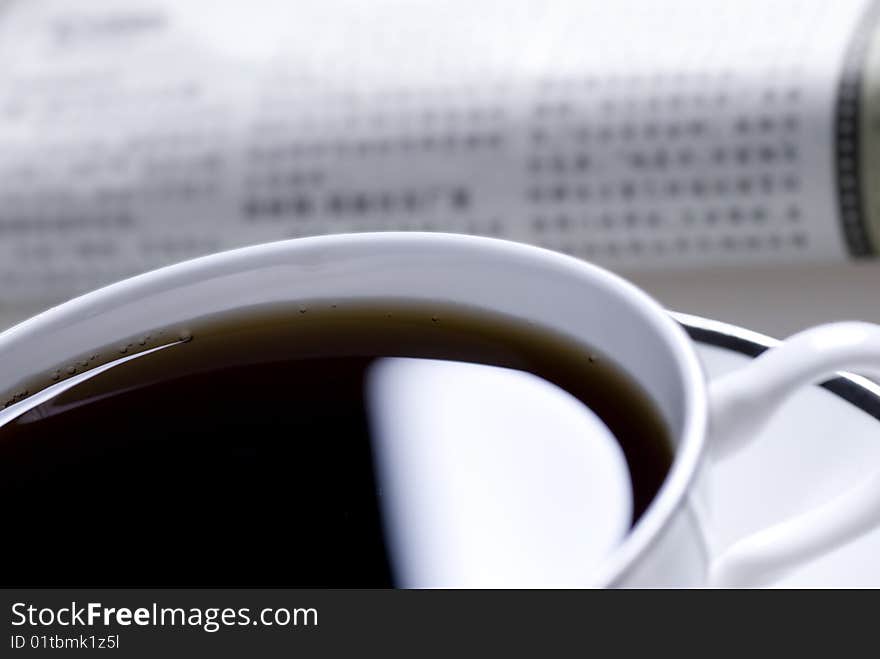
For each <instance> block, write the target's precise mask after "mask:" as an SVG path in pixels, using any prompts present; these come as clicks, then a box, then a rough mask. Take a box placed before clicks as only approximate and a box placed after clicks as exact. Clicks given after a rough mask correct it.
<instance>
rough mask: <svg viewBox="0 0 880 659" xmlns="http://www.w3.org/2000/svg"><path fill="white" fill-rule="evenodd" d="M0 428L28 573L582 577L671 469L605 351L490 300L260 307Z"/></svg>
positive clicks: (12, 570) (9, 513) (645, 411)
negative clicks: (510, 314)
mask: <svg viewBox="0 0 880 659" xmlns="http://www.w3.org/2000/svg"><path fill="white" fill-rule="evenodd" d="M189 327H190V328H191V330H192V332H193V335H194V340H192V341H189V342H187V343H181V344H179V345H176V346H172V347H171V348H168V349H165V350H161V351H158V352H154V353H151V354H149V355H144V356H143V357H141V358H138V359H132V360H130V361H128V362H126V363H124V364H120V365H119V366H116V367H114V368H111V369H109V370H107V371H106V372H103V373H101V374H99V375H96V376H95V377H94V378H92V379H90V380H88V381H87V382H84V383H82V384H80V385H78V386H76V387H74V388H72V389H71V390H69V391H67V392H65V393H62V394H60V395H59V396H57V397H56V398H54V399H52V400H50V401H49V402H47V403H44V404H42V405H40V406H38V407H36V408H34V409H31V410H30V411H28V412H26V413H24V414H23V415H21V416H20V417H18V418H16V419H15V420H13V421H11V422H9V423H7V425H5V426H4V427H2V428H0V515H2V517H0V519H2V520H3V525H4V529H5V537H6V541H5V548H4V553H5V554H6V557H7V560H6V563H5V564H6V566H7V575H8V579H7V580H8V581H9V580H10V579H11V582H13V583H19V584H27V585H30V586H34V585H49V584H52V585H56V586H59V585H77V584H83V583H88V584H90V585H94V586H111V585H120V584H128V585H138V586H143V585H151V586H157V587H162V586H206V585H213V586H245V585H247V586H290V587H294V586H303V587H306V586H314V587H323V586H355V587H359V586H390V585H402V586H465V585H565V584H569V583H572V581H573V580H576V579H577V578H578V577H579V576H583V575H586V574H588V572H589V569H590V568H591V567H594V566H595V564H596V563H597V562H598V561H600V560H601V559H602V557H603V556H604V555H605V554H607V552H608V551H610V549H611V548H612V547H613V546H614V545H616V544H617V543H619V542H620V540H621V539H622V537H623V536H624V535H625V533H626V532H627V531H628V529H629V528H630V527H631V525H632V524H633V523H634V522H635V521H637V520H638V518H639V516H640V515H641V514H642V513H643V512H644V510H645V508H646V507H647V506H648V505H649V503H650V502H651V500H652V499H653V497H654V495H655V494H656V492H657V490H658V488H659V486H660V484H661V482H662V480H663V478H664V477H665V475H666V473H667V471H668V469H669V466H670V463H671V450H670V443H669V437H668V433H667V431H666V429H665V426H664V424H663V422H662V420H661V419H660V416H659V414H658V412H657V411H656V410H655V408H654V406H653V404H652V403H651V402H650V401H649V399H648V398H647V396H646V395H645V394H644V393H643V392H642V391H641V390H640V389H639V387H638V386H637V385H636V384H635V383H634V382H633V381H632V380H631V379H630V378H629V377H628V376H626V375H625V374H624V373H622V372H621V371H620V370H619V369H618V368H617V367H616V366H615V365H614V364H613V363H612V362H611V361H610V360H609V359H608V358H606V357H604V356H602V355H600V354H596V353H595V352H593V351H591V350H590V349H589V348H588V347H586V346H583V345H581V344H579V343H577V342H575V341H573V340H570V339H568V338H565V337H562V336H560V335H557V334H555V333H552V332H550V331H548V330H546V329H543V328H540V327H538V326H537V325H532V324H527V323H525V322H522V321H518V320H514V319H511V318H507V317H502V316H499V315H493V314H489V313H487V312H484V311H478V310H473V309H467V308H462V307H451V306H437V305H432V306H430V307H428V306H419V305H413V304H409V303H402V302H393V301H376V302H375V303H370V304H365V303H358V304H353V303H346V302H344V301H339V302H338V303H336V304H330V303H327V304H321V305H309V306H304V307H296V308H293V309H285V308H277V307H273V308H254V309H249V310H246V311H245V312H237V313H236V314H235V315H225V316H218V317H212V318H205V319H201V320H198V321H195V322H193V323H192V324H190V325H189Z"/></svg>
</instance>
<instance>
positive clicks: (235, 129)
mask: <svg viewBox="0 0 880 659" xmlns="http://www.w3.org/2000/svg"><path fill="white" fill-rule="evenodd" d="M0 12H2V13H0V314H2V313H3V312H5V313H6V314H7V316H6V317H11V316H18V315H21V314H24V313H25V312H30V311H31V310H33V309H35V308H39V307H45V306H47V305H49V304H53V303H55V302H58V301H61V300H64V299H66V298H68V297H70V296H73V295H75V294H77V293H80V292H83V291H86V290H89V289H92V288H95V287H97V286H100V285H103V284H106V283H110V282H112V281H115V280H118V279H120V278H123V277H126V276H128V275H131V274H135V273H138V272H144V271H147V270H150V269H153V268H155V267H158V266H162V265H166V264H169V263H173V262H177V261H180V260H183V259H187V258H190V257H193V256H198V255H202V254H207V253H211V252H215V251H218V250H224V249H229V248H234V247H239V246H244V245H249V244H254V243H259V242H264V241H270V240H279V239H285V238H290V237H295V236H307V235H315V234H322V233H336V232H347V231H376V230H427V231H455V232H466V233H472V234H480V235H489V236H500V237H503V238H509V239H514V240H520V241H526V242H531V243H535V244H539V245H543V246H546V247H550V248H552V249H557V250H561V251H564V252H568V253H571V254H573V255H575V256H578V257H582V258H586V259H589V260H592V261H595V262H598V263H601V264H604V265H606V266H609V267H612V268H614V269H617V270H634V269H650V268H699V267H704V266H707V265H713V264H741V265H743V266H748V265H749V264H755V263H768V262H780V263H783V262H796V261H800V262H815V261H832V260H841V259H846V258H853V257H865V256H871V255H873V254H874V253H875V252H876V251H877V249H878V245H880V231H878V226H880V223H878V217H880V204H878V200H877V198H876V197H877V195H878V192H877V191H876V190H873V188H872V186H869V185H867V183H866V182H867V181H870V180H874V181H877V180H880V177H878V174H877V172H878V169H880V165H878V163H877V162H876V161H877V159H878V158H880V152H878V151H880V150H878V148H877V142H876V137H875V136H874V134H873V133H876V132H877V131H880V121H878V118H877V116H875V115H878V116H880V113H877V106H878V105H880V93H878V90H877V89H876V88H875V85H877V84H878V82H880V75H878V72H880V54H878V51H880V41H878V40H877V39H875V36H876V30H875V26H876V15H877V8H876V6H875V4H874V3H872V2H867V1H863V0H837V1H835V2H833V3H832V2H827V0H790V1H787V0H776V1H774V2H766V1H765V0H761V1H752V0H748V1H743V0H740V1H737V2H730V1H718V2H712V1H707V0H676V1H669V0H663V1H660V0H657V1H651V0H642V1H640V2H619V1H615V2H607V1H602V0H599V1H596V0H594V1H587V0H576V1H564V0H563V1H547V0H544V1H540V0H534V1H512V0H508V1H505V2H483V1H478V0H467V1H459V0H455V1H451V0H444V1H440V2H422V1H413V0H408V1H394V0H372V1H370V2H365V1H363V0H357V1H354V2H342V1H328V0H323V1H321V2H281V1H278V2H256V1H250V2H230V3H226V2H218V1H217V0H212V1H210V2H208V1H204V2H201V1H194V0H186V1H179V0H178V1H177V2H171V1H168V2H163V1H146V2H120V1H118V0H115V1H108V2H75V3H71V2H43V1H40V0H27V1H23V2H7V3H5V4H0ZM875 41H878V43H874V42H875ZM872 73H873V75H872ZM872 131H873V133H872ZM872 177H873V179H872ZM873 187H880V186H873ZM872 195H873V196H872ZM872 208H873V211H872Z"/></svg>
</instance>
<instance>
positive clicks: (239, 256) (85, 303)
mask: <svg viewBox="0 0 880 659" xmlns="http://www.w3.org/2000/svg"><path fill="white" fill-rule="evenodd" d="M353 243H359V244H360V245H361V246H362V247H363V248H365V249H370V250H376V251H379V250H381V249H383V248H395V249H401V248H406V247H407V245H413V246H415V247H418V248H422V249H424V248H425V247H427V246H430V245H433V246H435V247H437V248H438V249H449V248H469V249H485V250H491V251H494V252H496V253H497V254H499V255H501V256H505V255H506V256H509V257H515V258H517V259H529V260H535V261H538V262H540V264H541V265H542V266H543V267H546V268H550V269H553V270H556V271H557V272H558V273H560V274H562V275H563V276H566V277H573V278H579V279H581V280H583V281H587V280H589V281H590V282H591V283H592V285H598V286H602V287H605V288H606V289H608V290H610V291H611V292H613V293H615V294H617V295H620V296H623V297H625V298H627V299H628V301H629V302H630V303H632V304H633V305H635V306H637V307H638V308H640V309H641V310H642V311H643V312H644V313H643V314H642V318H643V319H644V320H645V321H646V322H647V323H648V324H649V325H650V327H651V330H652V331H654V332H656V333H658V334H659V335H660V336H661V337H662V339H663V340H664V343H665V344H666V345H667V346H668V347H669V348H670V350H671V352H672V354H673V357H674V363H675V364H676V365H677V368H678V370H679V375H680V376H681V382H682V383H683V386H684V391H683V394H684V395H683V401H684V405H685V410H684V423H683V429H682V431H681V433H680V437H679V442H678V445H677V448H676V451H675V456H674V459H673V464H672V467H671V468H670V471H669V473H668V474H667V476H666V478H665V479H664V482H663V485H662V486H661V488H660V490H659V491H658V493H657V495H656V496H655V497H654V499H653V501H652V502H651V503H650V505H649V507H648V509H647V510H646V511H645V513H644V514H643V515H642V517H641V518H640V519H639V520H638V522H637V523H636V524H635V526H634V527H633V529H632V530H631V531H630V532H629V533H628V534H627V536H626V538H625V539H624V541H623V542H622V543H621V544H620V545H619V546H618V547H617V548H616V549H615V550H614V551H613V552H612V553H611V554H610V555H609V556H608V557H607V558H606V559H605V560H604V561H603V562H602V563H601V564H600V565H599V566H598V567H595V568H593V569H591V570H590V571H589V573H586V574H581V575H573V577H576V578H578V579H579V580H582V579H586V580H587V583H578V584H575V585H581V586H582V585H595V586H613V585H615V584H617V583H619V582H621V581H623V580H625V578H626V577H627V575H628V574H629V573H630V572H631V571H632V570H633V569H634V568H635V566H636V564H637V562H638V559H639V558H640V557H641V556H643V555H644V554H645V553H646V552H648V551H649V550H650V549H651V547H652V546H653V545H654V544H655V543H656V542H657V541H658V540H659V539H660V536H661V535H662V533H663V531H664V529H665V528H666V526H667V524H668V523H669V522H670V520H671V519H672V518H673V516H674V515H675V513H676V512H677V511H678V510H679V508H680V507H681V506H683V505H685V502H686V499H687V493H688V491H689V489H690V486H691V482H692V481H693V479H694V478H695V475H696V472H697V469H698V466H699V463H700V460H701V457H702V454H703V450H704V444H705V441H706V426H707V418H708V408H707V405H708V404H707V393H706V380H705V377H704V374H703V370H702V366H701V364H700V362H699V359H698V357H697V354H696V350H695V349H694V345H693V342H692V341H691V339H690V337H689V336H688V335H687V333H686V332H685V330H684V329H683V328H682V327H681V325H680V324H679V323H678V322H676V321H675V320H674V318H673V317H672V316H671V315H670V314H669V312H667V311H666V310H665V309H664V308H663V307H662V306H661V305H660V304H659V303H658V302H657V301H656V300H654V299H653V298H652V297H651V296H649V295H648V294H647V293H646V292H644V291H643V290H642V289H640V288H638V287H637V286H635V285H634V284H632V283H630V282H629V281H627V280H626V279H624V278H623V277H621V276H619V275H616V274H614V273H612V272H610V271H608V270H606V269H604V268H602V267H600V266H597V265H594V264H592V263H589V262H587V261H583V260H581V259H578V258H575V257H572V256H568V255H566V254H562V253H560V252H555V251H552V250H549V249H545V248H542V247H537V246H534V245H528V244H525V243H519V242H514V241H511V240H505V239H500V238H489V237H482V236H471V235H465V234H455V233H439V232H436V233H435V232H369V233H340V234H330V235H322V236H312V237H303V238H293V239H289V240H282V241H275V242H269V243H261V244H256V245H251V246H247V247H240V248H237V249H231V250H226V251H221V252H216V253H214V254H210V255H207V256H202V257H198V258H195V259H189V260H185V261H181V262H178V263H175V264H172V265H168V266H165V267H162V268H158V269H155V270H151V271H148V272H145V273H143V274H139V275H135V276H133V277H130V278H127V279H123V280H121V281H118V282H116V283H113V284H110V285H108V286H104V287H102V288H98V289H96V290H93V291H91V292H88V293H85V294H83V295H79V296H77V297H74V298H72V299H70V300H68V301H66V302H63V303H61V304H59V305H57V306H54V307H52V308H50V309H48V310H46V311H43V312H42V313H40V314H37V315H35V316H32V317H31V318H29V319H26V320H24V321H22V322H20V323H18V324H16V325H14V326H13V327H11V328H9V329H7V330H5V331H3V332H2V333H0V350H5V349H8V348H9V347H11V346H13V345H14V344H15V343H17V342H18V341H20V340H24V339H26V338H27V336H28V335H29V334H33V333H40V332H41V331H43V330H50V329H52V328H53V327H55V328H57V327H62V326H63V325H64V324H65V322H66V321H69V320H70V319H71V318H75V317H77V316H79V315H81V314H83V313H88V314H92V313H99V310H100V309H101V308H106V307H108V306H115V304H117V303H119V302H121V301H124V300H129V299H131V297H133V296H138V295H144V294H146V293H148V292H154V291H156V290H162V289H168V288H174V287H175V286H176V285H180V284H181V283H183V282H185V281H191V280H192V279H193V278H194V277H198V276H199V275H201V276H203V277H204V276H217V275H218V274H223V273H231V272H236V271H240V270H241V269H248V268H249V267H254V266H256V265H257V264H259V263H264V262H273V261H275V260H276V259H283V260H284V261H285V262H290V261H289V259H290V258H291V257H295V256H296V254H297V253H302V252H307V251H309V250H318V251H324V250H331V251H332V250H333V248H334V247H340V246H343V245H345V246H351V245H352V244H353Z"/></svg>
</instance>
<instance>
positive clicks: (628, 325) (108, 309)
mask: <svg viewBox="0 0 880 659" xmlns="http://www.w3.org/2000/svg"><path fill="white" fill-rule="evenodd" d="M330 299H332V300H354V301H371V300H387V299H396V300H402V301H419V302H439V303H452V304H462V305H468V306H470V307H479V308H484V309H487V310H490V311H493V312H497V313H502V314H505V315H508V316H513V317H516V318H521V319H524V320H528V321H530V322H532V323H535V324H537V325H540V326H544V327H547V328H550V329H552V330H554V331H557V332H561V333H563V334H566V335H568V336H570V337H572V338H574V339H576V340H580V341H583V342H584V343H585V344H587V345H591V346H594V347H595V348H597V349H598V350H600V351H601V352H602V353H604V354H606V355H609V356H610V357H612V358H613V359H614V360H615V361H616V362H617V363H618V365H619V366H620V367H622V368H623V369H624V370H625V371H626V372H627V373H629V375H631V376H632V377H633V378H635V379H636V380H637V381H638V382H639V383H640V385H641V386H642V387H643V389H644V390H645V391H646V392H647V394H648V395H649V396H650V397H651V398H652V400H653V402H654V403H655V405H656V406H657V408H658V409H659V410H660V412H661V413H662V416H663V418H664V421H665V423H666V424H667V426H668V429H669V431H670V436H671V437H672V440H673V442H674V445H675V446H674V451H675V458H674V463H673V466H672V469H671V471H670V473H669V474H668V476H667V478H666V481H665V483H664V485H663V486H662V488H661V490H660V492H659V493H658V494H657V496H656V498H655V499H654V501H653V502H652V504H651V505H650V507H649V508H648V510H647V512H646V513H645V514H644V515H643V516H642V517H641V518H640V519H639V521H638V522H637V523H636V525H635V526H634V527H633V528H632V530H631V531H630V532H629V533H628V535H627V536H626V537H625V538H624V539H623V541H622V542H621V543H620V544H619V545H618V546H617V547H616V549H614V550H613V551H612V552H611V553H610V554H609V555H608V556H607V558H606V559H605V560H604V561H602V562H601V563H600V564H599V565H595V566H589V569H585V570H583V571H579V572H577V573H574V574H572V576H571V581H570V583H567V584H565V585H570V586H575V587H579V586H698V585H706V584H709V585H722V586H731V585H735V586H740V585H760V584H763V583H766V582H768V581H771V580H772V579H774V578H775V577H777V576H779V575H780V574H782V573H783V572H785V571H786V570H788V569H790V568H792V567H794V566H796V565H798V564H800V563H802V562H804V561H807V560H810V559H811V558H813V557H815V556H818V555H820V554H822V553H824V552H827V551H829V550H831V549H833V548H834V547H837V546H839V545H840V544H843V543H845V542H847V541H849V540H851V539H853V538H854V537H857V536H858V535H860V534H862V533H864V532H866V531H868V530H869V529H871V528H872V527H873V526H874V525H875V524H877V523H878V521H880V476H875V477H873V478H871V479H870V480H868V481H866V482H864V483H860V484H855V485H854V486H853V487H852V489H851V490H849V491H848V492H846V493H843V494H842V495H840V496H839V497H838V498H837V499H835V500H833V501H831V502H829V503H827V504H825V505H824V506H822V507H820V508H818V509H816V510H814V511H812V512H809V513H807V514H804V515H801V516H798V517H796V518H795V519H791V520H788V521H784V522H780V523H779V524H778V525H777V526H774V527H773V528H770V529H767V530H765V531H762V532H760V533H757V534H755V535H753V536H751V537H749V538H746V539H744V540H742V541H740V542H738V543H736V544H734V545H733V546H732V547H731V548H729V549H728V550H726V551H724V552H723V553H722V554H721V555H720V556H716V557H710V555H709V552H708V550H707V543H706V540H705V537H704V532H705V528H706V525H707V517H708V516H709V515H710V511H709V510H708V507H707V505H706V503H705V499H706V490H705V488H706V481H707V478H708V477H709V476H708V474H707V471H706V470H705V469H704V466H705V465H706V464H707V463H708V461H710V460H715V459H722V458H723V456H724V455H726V454H728V453H730V452H732V451H735V450H737V448H739V447H740V446H742V445H744V444H746V443H747V442H748V441H749V440H750V439H751V438H753V437H754V436H755V435H756V434H757V431H758V429H759V428H760V427H761V426H762V424H764V423H765V422H766V421H767V419H768V418H769V417H770V416H771V415H772V414H773V412H774V411H775V410H776V409H777V408H778V407H779V406H780V404H781V403H782V402H783V401H784V400H785V399H786V398H787V397H788V396H789V395H790V394H792V393H793V392H794V391H795V390H797V389H798V388H799V387H801V386H804V385H809V384H812V383H815V382H818V381H821V380H823V379H825V378H827V377H829V376H832V375H833V374H834V373H835V372H836V371H837V370H840V369H850V370H856V371H860V372H865V371H868V372H871V371H872V370H873V371H875V372H876V371H880V328H878V327H876V326H873V325H869V324H866V323H857V322H847V323H838V324H831V325H825V326H821V327H816V328H813V329H810V330H807V331H805V332H801V333H800V334H797V335H795V336H793V337H791V338H790V339H788V340H787V341H785V342H784V343H782V344H781V345H779V346H778V347H775V348H772V349H771V350H768V351H767V352H766V353H765V354H763V355H761V356H760V357H758V358H757V359H755V360H754V361H753V362H752V363H750V364H749V365H748V366H746V367H745V368H743V369H741V370H739V371H737V372H735V373H733V374H731V375H727V376H724V377H722V378H720V379H717V380H714V381H712V382H709V383H707V382H706V378H705V375H704V373H703V370H702V368H701V366H700V363H699V361H698V359H697V355H696V353H695V349H694V345H693V343H692V342H691V340H690V339H689V338H688V336H687V335H686V334H685V332H684V331H683V330H682V328H681V327H680V326H679V325H678V324H677V323H676V322H675V321H674V320H673V319H672V318H671V317H670V316H669V315H668V314H667V312H666V311H664V309H663V308H662V307H661V306H660V305H659V304H657V303H656V302H655V301H654V300H652V299H651V298H650V297H649V296H647V295H646V294H645V293H643V292H642V291H640V290H639V289H638V288H636V287H635V286H633V285H631V284H629V283H628V282H626V281H625V280H623V279H621V278H620V277H617V276H615V275H613V274H611V273H609V272H607V271H605V270H603V269H601V268H598V267H596V266H593V265H590V264H588V263H585V262H583V261H580V260H577V259H574V258H570V257H568V256H564V255H562V254H558V253H555V252H551V251H548V250H544V249H539V248H536V247H531V246H527V245H522V244H517V243H512V242H507V241H501V240H494V239H488V238H477V237H472V236H461V235H452V234H433V233H375V234H351V235H334V236H323V237H315V238H305V239H297V240H291V241H284V242H277V243H270V244H265V245H258V246H254V247H247V248H244V249H238V250H233V251H229V252H223V253H220V254H215V255H212V256H208V257H204V258H200V259H195V260H192V261H187V262H184V263H180V264H178V265H174V266H170V267H167V268H162V269H160V270H156V271H153V272H149V273H147V274H144V275H140V276H137V277H134V278H131V279H127V280H125V281H122V282H119V283H117V284H114V285H111V286H108V287H106V288H102V289H100V290H97V291H95V292H92V293H89V294H87V295H83V296H81V297H79V298H76V299H74V300H72V301H70V302H67V303H65V304H62V305H60V306H58V307H55V308H53V309H50V310H49V311H46V312H44V313H42V314H40V315H38V316H36V317H34V318H31V319H30V320H27V321H25V322H23V323H21V324H19V325H17V326H15V327H13V328H11V329H9V330H7V331H5V332H3V333H2V334H0V356H2V364H3V368H2V371H0V391H15V390H16V388H28V387H33V386H34V383H38V382H46V381H47V377H48V375H49V374H50V373H52V372H54V370H55V369H57V368H58V367H59V365H63V364H65V363H71V364H75V363H76V360H78V359H81V358H82V356H83V355H88V354H90V353H91V352H92V351H94V350H96V349H98V348H99V347H101V346H106V345H108V344H113V343H114V342H120V341H126V340H128V339H130V338H131V337H134V336H137V335H138V334H139V333H142V332H144V331H145V330H147V329H149V328H155V327H165V328H169V330H170V332H172V333H173V332H178V331H186V329H187V325H188V322H189V321H191V320H192V319H194V318H198V317H201V316H205V315H208V314H212V313H217V312H224V311H229V310H232V309H238V308H245V307H249V306H252V305H260V304H266V303H277V302H295V303H297V304H309V303H313V302H319V301H327V300H330ZM134 350H136V348H134ZM65 382H67V383H68V385H65ZM73 382H75V380H73V379H70V380H65V381H64V382H62V383H59V384H56V385H52V387H50V388H47V389H45V391H44V392H42V393H41V394H37V395H36V396H35V395H32V392H33V390H31V391H30V392H29V394H31V395H30V396H29V397H28V398H27V399H26V400H24V401H22V402H18V403H14V404H13V405H11V406H10V407H8V408H7V409H6V410H4V411H3V412H0V425H2V423H4V422H5V421H6V420H8V419H10V418H14V416H15V414H16V407H17V406H21V405H25V404H32V402H33V401H35V400H39V398H40V397H44V398H45V397H46V396H50V395H55V393H57V391H58V388H59V387H63V386H69V384H70V383H73ZM53 391H54V392H55V393H53ZM831 439H832V438H829V440H831ZM791 468H792V469H797V459H796V456H792V463H791ZM743 486H744V487H747V486H748V484H747V483H744V484H743ZM510 585H518V584H515V583H511V584H510Z"/></svg>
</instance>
